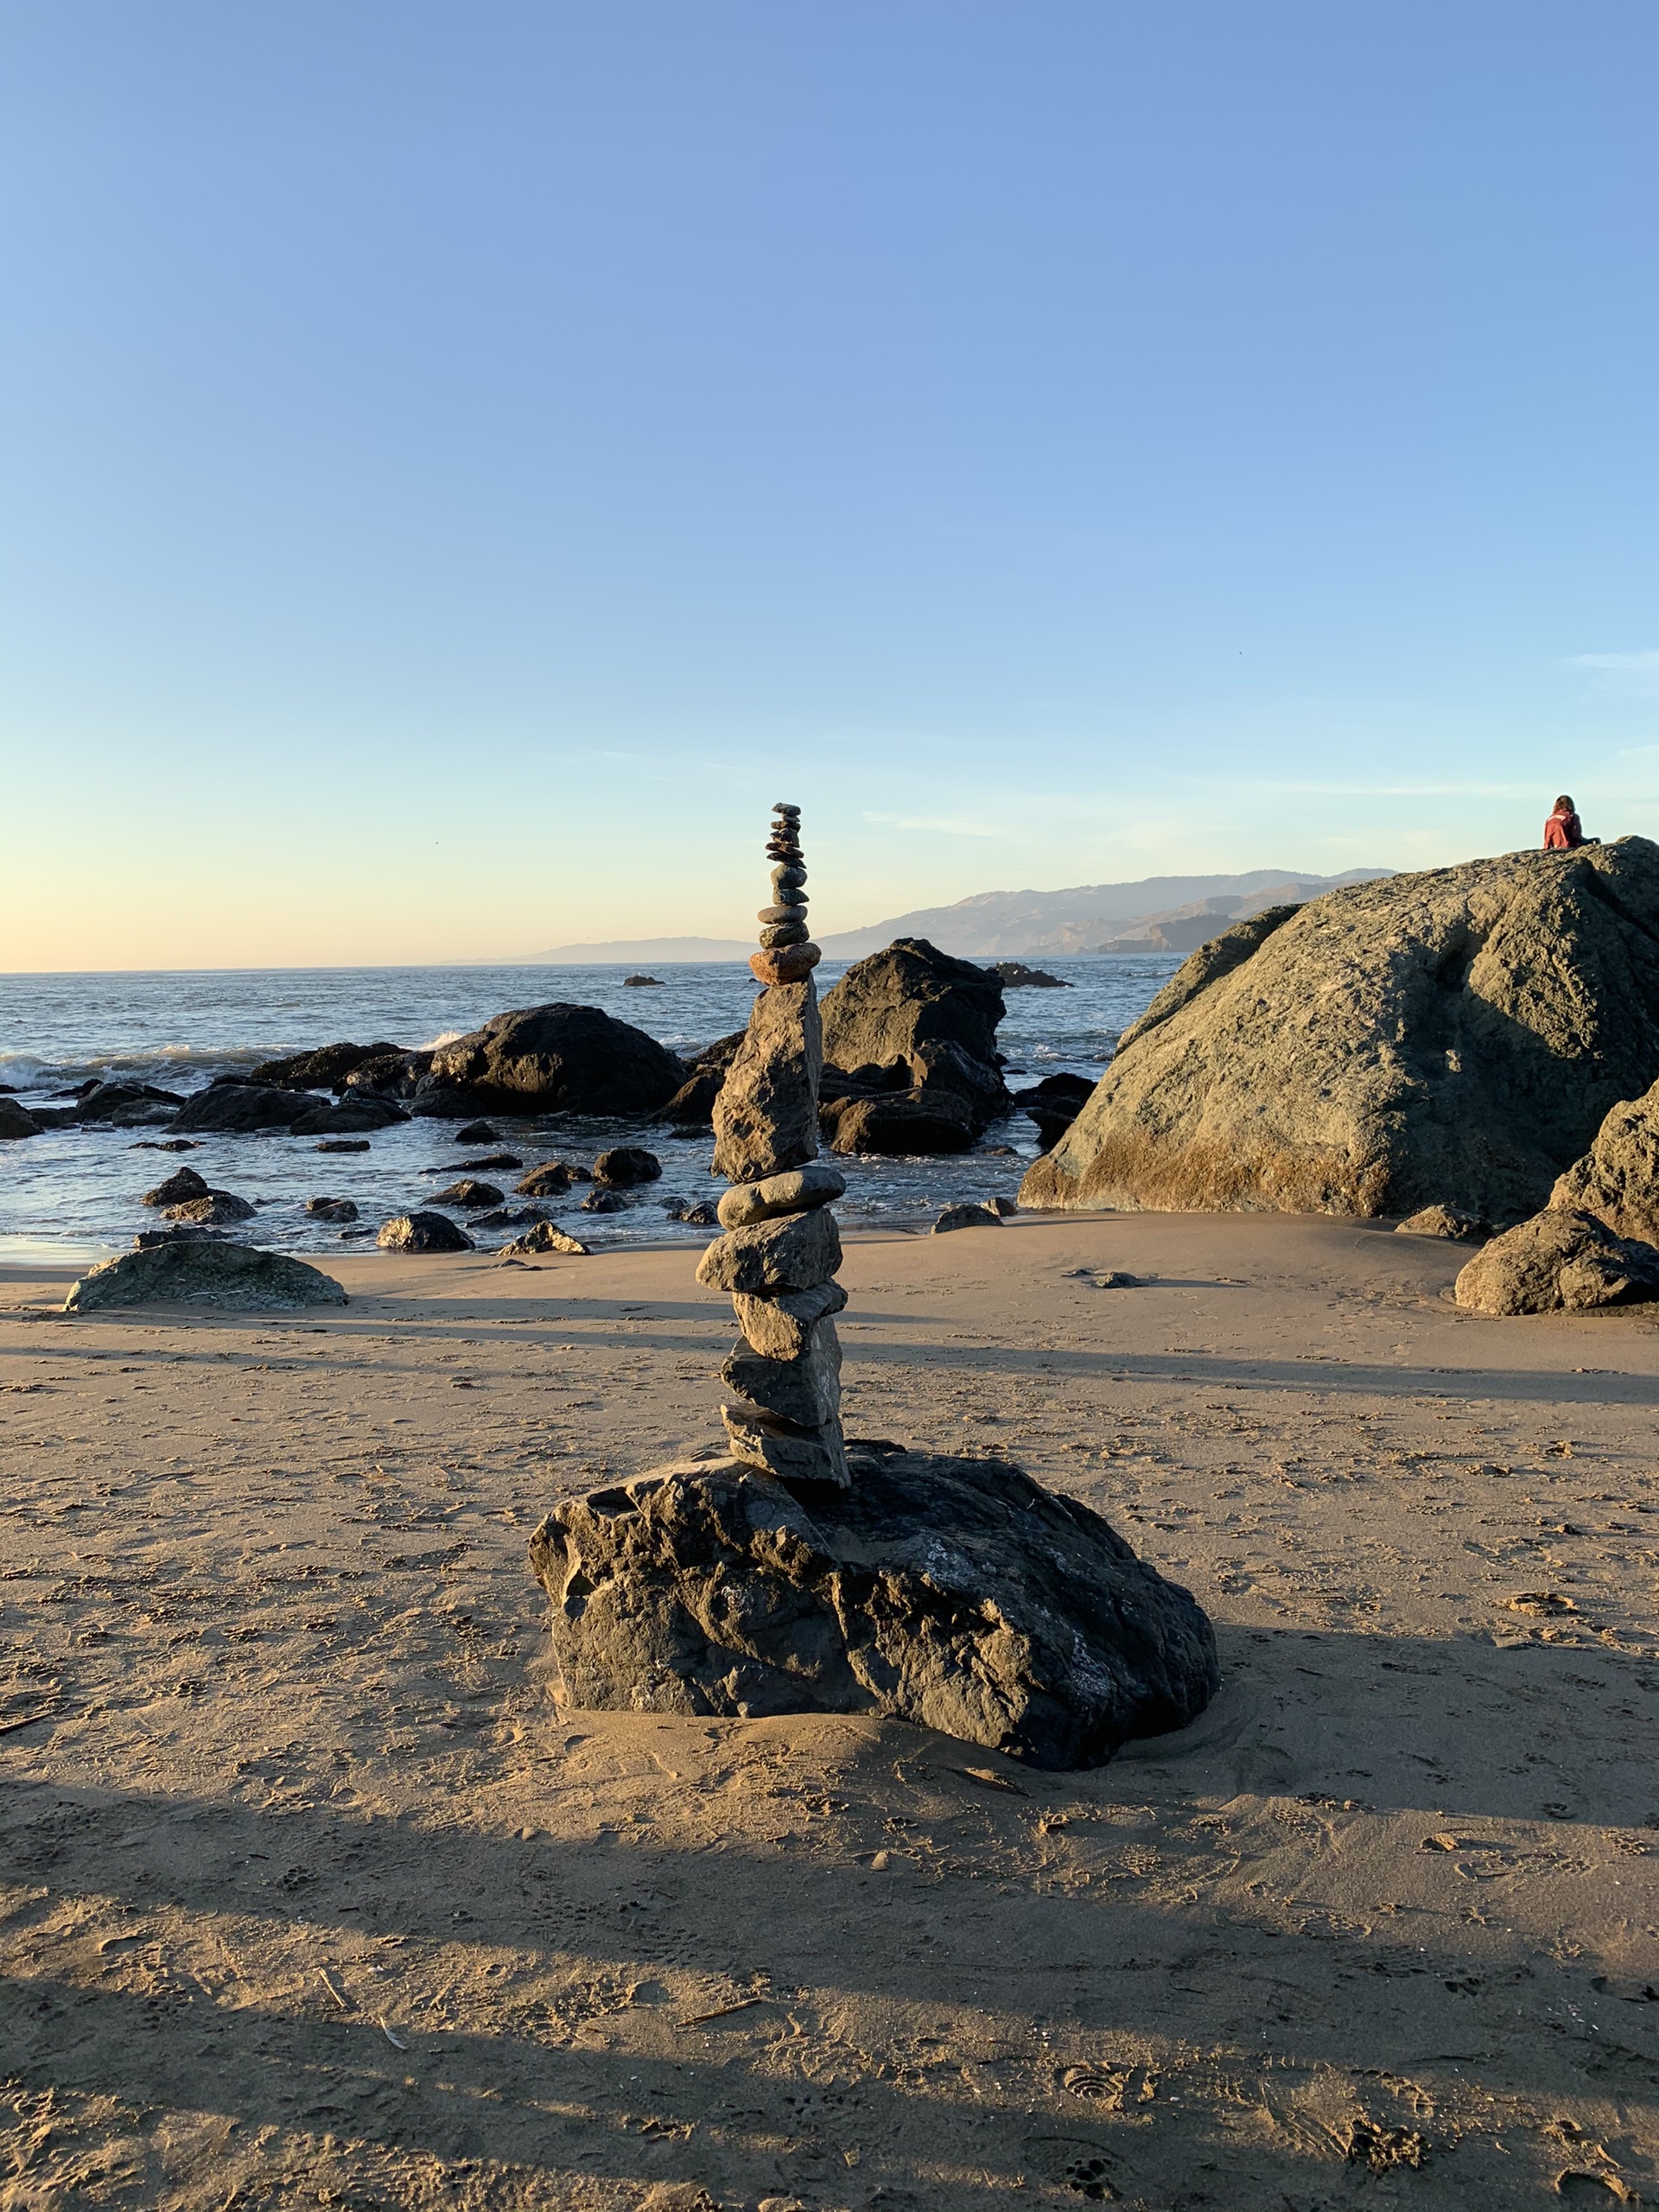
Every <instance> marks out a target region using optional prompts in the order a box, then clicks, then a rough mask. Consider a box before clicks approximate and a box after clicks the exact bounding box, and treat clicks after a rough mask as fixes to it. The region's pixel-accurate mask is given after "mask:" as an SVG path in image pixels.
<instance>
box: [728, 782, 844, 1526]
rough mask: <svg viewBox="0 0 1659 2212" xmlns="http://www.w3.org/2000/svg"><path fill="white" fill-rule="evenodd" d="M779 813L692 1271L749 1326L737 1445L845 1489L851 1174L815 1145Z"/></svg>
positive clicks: (767, 1463) (783, 820) (736, 1369)
mask: <svg viewBox="0 0 1659 2212" xmlns="http://www.w3.org/2000/svg"><path fill="white" fill-rule="evenodd" d="M772 815H773V821H772V834H771V836H770V838H769V840H768V842H767V845H766V854H767V857H768V858H769V859H770V860H771V861H772V904H771V906H763V907H762V908H761V909H760V924H761V929H760V951H759V952H757V953H756V954H754V955H753V957H752V958H751V960H750V962H749V965H750V967H751V968H752V969H753V970H754V972H755V974H756V976H758V977H759V978H760V982H761V984H762V985H763V987H764V988H762V990H761V991H760V995H759V996H758V997H757V998H756V1000H755V1002H754V1007H753V1012H752V1013H751V1014H750V1016H749V1028H748V1034H747V1037H746V1038H745V1039H744V1041H743V1044H742V1046H741V1048H740V1049H739V1052H738V1054H737V1058H735V1059H734V1061H733V1063H732V1065H731V1068H730V1071H729V1072H728V1075H727V1077H726V1081H725V1083H724V1084H723V1085H722V1086H721V1092H720V1096H719V1097H718V1098H717V1099H716V1101H715V1173H717V1174H721V1175H724V1176H726V1177H727V1178H728V1179H729V1181H730V1183H731V1185H732V1188H731V1189H730V1190H729V1191H728V1192H726V1194H725V1196H724V1197H723V1198H721V1202H720V1222H721V1228H722V1229H723V1230H725V1231H726V1234H725V1235H724V1236H718V1237H716V1238H715V1242H714V1243H712V1244H711V1245H710V1246H709V1249H708V1250H707V1251H706V1252H705V1253H704V1254H703V1256H702V1263H701V1265H700V1266H699V1267H698V1269H697V1280H698V1281H699V1282H701V1283H705V1284H707V1285H708V1286H709V1287H710V1288H711V1289H715V1290H728V1291H730V1293H731V1294H732V1304H733V1306H734V1308H735V1309H736V1313H737V1322H738V1327H739V1329H740V1330H741V1332H742V1333H741V1336H740V1337H739V1338H738V1341H737V1343H736V1344H735V1345H734V1347H733V1350H732V1353H731V1357H729V1358H728V1360H727V1361H726V1363H725V1364H724V1366H723V1367H722V1368H721V1380H722V1381H723V1382H724V1383H725V1384H726V1386H727V1389H728V1391H729V1393H730V1398H729V1402H728V1403H727V1404H725V1405H723V1406H722V1407H721V1417H722V1419H723V1420H724V1421H725V1424H726V1433H727V1435H728V1438H729V1439H730V1441H731V1452H732V1457H733V1458H734V1459H736V1460H737V1461H738V1462H739V1463H740V1464H741V1465H747V1466H753V1467H764V1468H766V1470H767V1471H769V1472H770V1473H772V1474H774V1475H777V1476H779V1477H781V1478H784V1479H785V1480H788V1481H793V1482H806V1483H821V1484H830V1485H831V1486H833V1487H834V1488H836V1489H842V1490H844V1489H846V1488H847V1487H848V1486H849V1483H850V1480H851V1478H850V1476H849V1472H848V1467H847V1453H846V1449H845V1446H844V1445H843V1443H842V1433H841V1345H840V1344H839V1342H838V1341H837V1339H836V1325H835V1322H834V1320H833V1319H831V1316H832V1315H834V1314H836V1313H839V1312H840V1311H841V1309H842V1306H845V1304H846V1303H847V1294H846V1292H845V1291H844V1290H842V1287H841V1286H840V1284H839V1283H838V1282H836V1280H835V1274H836V1268H838V1267H839V1266H840V1265H841V1238H840V1236H839V1234H838V1232H837V1230H836V1223H835V1217H834V1215H833V1214H831V1213H830V1211H829V1204H830V1201H831V1200H832V1199H834V1198H839V1197H840V1196H841V1195H842V1192H843V1191H844V1190H845V1189H846V1187H847V1185H846V1183H845V1182H844V1180H843V1179H842V1177H841V1176H840V1175H839V1174H838V1173H836V1170H835V1169H834V1168H833V1167H829V1166H824V1165H823V1164H822V1163H821V1162H820V1161H819V1160H818V1157H817V1152H818V1078H819V1077H820V1075H821V1073H822V1071H823V1030H822V1027H821V1026H820V1023H819V1020H818V995H817V988H816V987H815V986H814V984H813V981H812V970H813V969H814V968H816V967H817V964H818V958H819V954H818V948H817V945H816V944H813V943H812V941H811V933H810V928H809V926H808V924H807V919H806V869H805V868H804V865H803V862H802V857H801V843H800V821H801V810H800V809H799V807H798V806H788V805H784V804H779V805H777V806H775V807H773V809H772Z"/></svg>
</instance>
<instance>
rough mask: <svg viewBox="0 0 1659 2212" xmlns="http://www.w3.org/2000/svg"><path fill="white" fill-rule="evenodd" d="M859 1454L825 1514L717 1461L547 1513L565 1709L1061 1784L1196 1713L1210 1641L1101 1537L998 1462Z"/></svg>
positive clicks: (535, 1544) (1184, 1602) (554, 1636)
mask: <svg viewBox="0 0 1659 2212" xmlns="http://www.w3.org/2000/svg"><path fill="white" fill-rule="evenodd" d="M854 1450H855V1471H856V1479H855V1482H854V1484H853V1486H852V1487H851V1488H850V1489H849V1490H824V1491H817V1492H815V1493H814V1494H813V1495H812V1497H811V1500H810V1504H809V1503H804V1502H803V1500H802V1499H800V1498H798V1497H796V1496H794V1495H793V1494H792V1493H791V1491H790V1490H789V1489H788V1488H787V1487H786V1486H785V1484H784V1483H783V1482H781V1481H779V1480H778V1479H777V1478H775V1477H773V1476H772V1475H769V1474H768V1473H766V1471H763V1470H762V1469H760V1468H758V1467H755V1466H753V1465H738V1464H736V1463H735V1462H733V1461H720V1460H716V1461H712V1462H704V1463H701V1464H696V1463H682V1464H680V1465H674V1466H670V1467H665V1468H662V1469H658V1470H656V1471H653V1472H652V1473H649V1474H645V1475H641V1476H639V1477H636V1478H634V1479H633V1480H632V1482H628V1483H624V1484H618V1485H616V1486H615V1487H614V1488H612V1489H608V1490H602V1491H594V1492H591V1493H590V1494H589V1495H588V1496H587V1497H577V1498H571V1499H568V1500H566V1501H565V1502H564V1503H562V1504H560V1505H557V1506H556V1507H555V1508H554V1510H553V1511H552V1512H551V1513H550V1515H549V1516H548V1518H547V1519H546V1520H545V1521H543V1523H542V1525H541V1527H540V1528H539V1529H537V1531H536V1534H535V1535H534V1537H533V1538H532V1539H531V1565H532V1567H533V1568H534V1571H535V1573H536V1574H537V1578H538V1580H540V1581H541V1583H542V1586H543V1588H544V1589H545V1591H546V1592H547V1594H548V1598H549V1599H550V1604H551V1608H552V1611H551V1622H550V1626H551V1643H552V1656H553V1658H554V1661H555V1663H556V1669H557V1681H556V1686H555V1693H554V1694H555V1695H556V1698H557V1699H558V1700H559V1701H560V1703H561V1704H562V1705H564V1706H567V1707H597V1708H600V1709H602V1710H608V1711H613V1712H614V1711H620V1712H633V1713H686V1714H711V1715H736V1716H741V1717H744V1718H754V1717H759V1716H762V1715H766V1714H771V1713H803V1712H809V1713H881V1714H890V1715H893V1716H894V1717H895V1718H898V1719H905V1720H910V1721H914V1722H917V1723H919V1724H920V1725H921V1726H925V1727H928V1728H933V1729H937V1730H938V1731H939V1732H941V1733H942V1734H944V1735H946V1736H951V1737H954V1738H957V1740H958V1741H962V1742H966V1743H972V1744H982V1745H986V1746H987V1747H988V1748H990V1749H993V1750H995V1751H1002V1752H1005V1753H1007V1754H1008V1755H1009V1756H1011V1757H1013V1758H1020V1759H1025V1760H1027V1761H1029V1762H1030V1764H1033V1766H1039V1767H1047V1768H1072V1767H1087V1766H1097V1765H1099V1764H1102V1763H1103V1761H1104V1760H1106V1759H1109V1758H1110V1757H1111V1755H1112V1753H1113V1752H1114V1751H1116V1749H1117V1748H1118V1746H1119V1745H1121V1744H1122V1743H1124V1742H1126V1741H1127V1740H1128V1739H1129V1738H1132V1737H1137V1736H1149V1735H1157V1734H1160V1733H1161V1732H1164V1731H1166V1730H1168V1729H1172V1728H1179V1727H1182V1726H1185V1724H1186V1723H1187V1722H1188V1721H1190V1720H1191V1719H1193V1718H1194V1716H1195V1715H1196V1714H1197V1713H1199V1712H1201V1711H1202V1710H1203V1707H1204V1706H1205V1703H1206V1702H1207V1700H1209V1698H1210V1697H1211V1694H1213V1692H1214V1690H1215V1688H1216V1686H1217V1680H1218V1674H1217V1662H1216V1650H1215V1642H1214V1637H1213V1636H1212V1634H1211V1628H1210V1624H1209V1622H1208V1621H1207V1620H1206V1619H1205V1616H1204V1614H1203V1612H1202V1611H1200V1610H1199V1608H1198V1605H1197V1604H1196V1603H1195V1602H1194V1600H1193V1599H1192V1597H1191V1596H1190V1595H1189V1594H1188V1592H1186V1591H1185V1590H1183V1589H1181V1588H1180V1587H1179V1586H1178V1585H1176V1584H1174V1583H1172V1582H1166V1581H1165V1580H1163V1578H1162V1577H1161V1576H1160V1575H1159V1574H1158V1573H1155V1572H1154V1570H1153V1569H1152V1568H1151V1567H1148V1566H1147V1565H1146V1564H1145V1563H1144V1562H1143V1561H1141V1560H1137V1559H1136V1557H1135V1554H1134V1553H1133V1551H1131V1549H1130V1548H1129V1547H1128V1544H1126V1543H1125V1542H1124V1541H1123V1540H1122V1537H1120V1536H1119V1535H1116V1532H1115V1531H1114V1530H1113V1529H1111V1528H1110V1527H1109V1525H1108V1523H1107V1522H1104V1521H1103V1520H1102V1519H1101V1517H1100V1516H1099V1515H1097V1514H1096V1513H1093V1512H1091V1511H1090V1510H1089V1508H1088V1507H1087V1506H1084V1505H1082V1504H1079V1503H1077V1502H1076V1501H1075V1500H1074V1499H1071V1498H1066V1497H1059V1496H1058V1495H1057V1494H1056V1493H1054V1492H1053V1491H1046V1490H1044V1489H1042V1488H1041V1487H1039V1484H1036V1483H1034V1482H1033V1481H1032V1480H1031V1479H1030V1478H1029V1477H1028V1476H1027V1475H1025V1474H1024V1473H1022V1472H1021V1471H1020V1469H1019V1468H1018V1467H1014V1466H1011V1465H1007V1464H1006V1463H1004V1462H1001V1461H997V1460H982V1459H944V1458H931V1457H929V1456H927V1455H925V1454H923V1453H919V1452H880V1454H875V1455H872V1456H869V1457H863V1458H860V1457H858V1456H857V1447H856V1446H855V1447H854Z"/></svg>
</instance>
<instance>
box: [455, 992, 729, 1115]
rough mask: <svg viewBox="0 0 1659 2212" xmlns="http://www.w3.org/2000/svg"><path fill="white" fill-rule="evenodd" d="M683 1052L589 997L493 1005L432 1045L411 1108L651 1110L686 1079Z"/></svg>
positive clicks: (502, 1111)
mask: <svg viewBox="0 0 1659 2212" xmlns="http://www.w3.org/2000/svg"><path fill="white" fill-rule="evenodd" d="M686 1073H687V1070H686V1066H685V1064H684V1062H683V1060H681V1059H679V1058H677V1056H676V1055H675V1054H674V1053H672V1052H670V1051H669V1050H668V1048H667V1046H664V1045H659V1044H658V1042H657V1040H656V1039H655V1038H654V1037H647V1036H646V1034H645V1031H644V1030H643V1029H636V1028H634V1027H632V1024H631V1023H629V1022H626V1021H618V1020H616V1019H615V1017H614V1016H613V1015H612V1014H602V1013H601V1011H600V1009H599V1008H598V1007H592V1006H563V1005H557V1004H555V1005H552V1006H532V1007H522V1008H520V1009H519V1010H518V1012H516V1013H512V1014H496V1015H495V1016H494V1017H493V1019H492V1020H489V1021H486V1023H485V1024H484V1026H483V1027H482V1028H481V1029H474V1030H471V1031H469V1032H468V1033H467V1035H466V1036H465V1037H458V1038H456V1039H455V1040H454V1043H453V1044H449V1045H443V1046H439V1047H438V1049H437V1050H436V1051H435V1052H434V1053H433V1055H432V1065H431V1067H430V1068H429V1071H427V1073H426V1074H425V1075H424V1076H423V1077H421V1079H420V1081H419V1083H418V1084H417V1085H416V1100H415V1110H416V1113H417V1114H427V1115H439V1116H449V1115H451V1114H454V1116H456V1117H457V1118H458V1119H461V1120H467V1119H470V1117H471V1116H473V1115H474V1114H477V1113H492V1114H524V1115H530V1114H585V1115H595V1116H597V1115H612V1114H653V1113H655V1112H656V1110H657V1109H658V1107H659V1106H665V1105H667V1103H668V1102H669V1100H670V1099H671V1098H672V1097H673V1096H674V1095H675V1093H676V1092H677V1090H679V1089H680V1087H681V1085H682V1084H683V1083H684V1081H685V1079H686Z"/></svg>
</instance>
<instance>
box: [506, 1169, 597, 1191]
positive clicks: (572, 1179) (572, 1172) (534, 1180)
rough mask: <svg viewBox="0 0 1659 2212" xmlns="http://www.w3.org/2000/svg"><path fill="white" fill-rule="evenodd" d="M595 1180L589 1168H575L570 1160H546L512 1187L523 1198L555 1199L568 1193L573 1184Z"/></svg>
mask: <svg viewBox="0 0 1659 2212" xmlns="http://www.w3.org/2000/svg"><path fill="white" fill-rule="evenodd" d="M592 1180H593V1176H592V1174H591V1173H589V1171H588V1169H587V1168H585V1167H576V1166H572V1164H571V1163H570V1161H569V1160H543V1162H542V1164H541V1166H539V1167H532V1168H531V1171H530V1173H529V1174H528V1175H526V1176H524V1178H523V1179H521V1180H520V1181H518V1182H517V1183H515V1184H514V1185H513V1186H512V1187H513V1189H514V1190H515V1191H516V1192H518V1196H519V1197H520V1198H557V1197H558V1195H559V1193H560V1192H562V1191H568V1190H569V1188H570V1186H571V1185H572V1184H573V1183H591V1182H592Z"/></svg>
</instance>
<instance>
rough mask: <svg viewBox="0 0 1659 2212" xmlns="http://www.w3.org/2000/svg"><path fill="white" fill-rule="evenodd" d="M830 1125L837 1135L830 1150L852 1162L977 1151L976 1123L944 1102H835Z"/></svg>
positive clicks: (905, 1099) (879, 1100) (846, 1100)
mask: <svg viewBox="0 0 1659 2212" xmlns="http://www.w3.org/2000/svg"><path fill="white" fill-rule="evenodd" d="M826 1119H828V1120H829V1124H830V1128H831V1129H832V1131H833V1135H832V1136H831V1138H830V1144H829V1149H830V1150H831V1151H832V1152H838V1153H842V1154H845V1155H846V1156H848V1157H849V1158H850V1157H851V1156H852V1155H853V1154H856V1153H861V1152H863V1153H877V1154H881V1155H883V1156H884V1157H886V1158H888V1159H893V1158H900V1159H902V1158H908V1157H923V1156H931V1155H932V1154H938V1153H955V1152H971V1151H972V1150H973V1148H974V1138H975V1135H976V1129H975V1124H974V1121H973V1118H972V1117H971V1116H969V1115H968V1114H965V1113H963V1112H962V1111H960V1110H957V1109H953V1107H952V1106H951V1105H950V1104H949V1103H946V1102H944V1101H939V1102H936V1103H931V1104H927V1105H924V1104H923V1103H921V1102H920V1101H919V1100H918V1099H913V1098H848V1099H844V1100H841V1101H838V1102H836V1109H835V1111H834V1113H833V1116H828V1115H827V1116H826Z"/></svg>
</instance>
